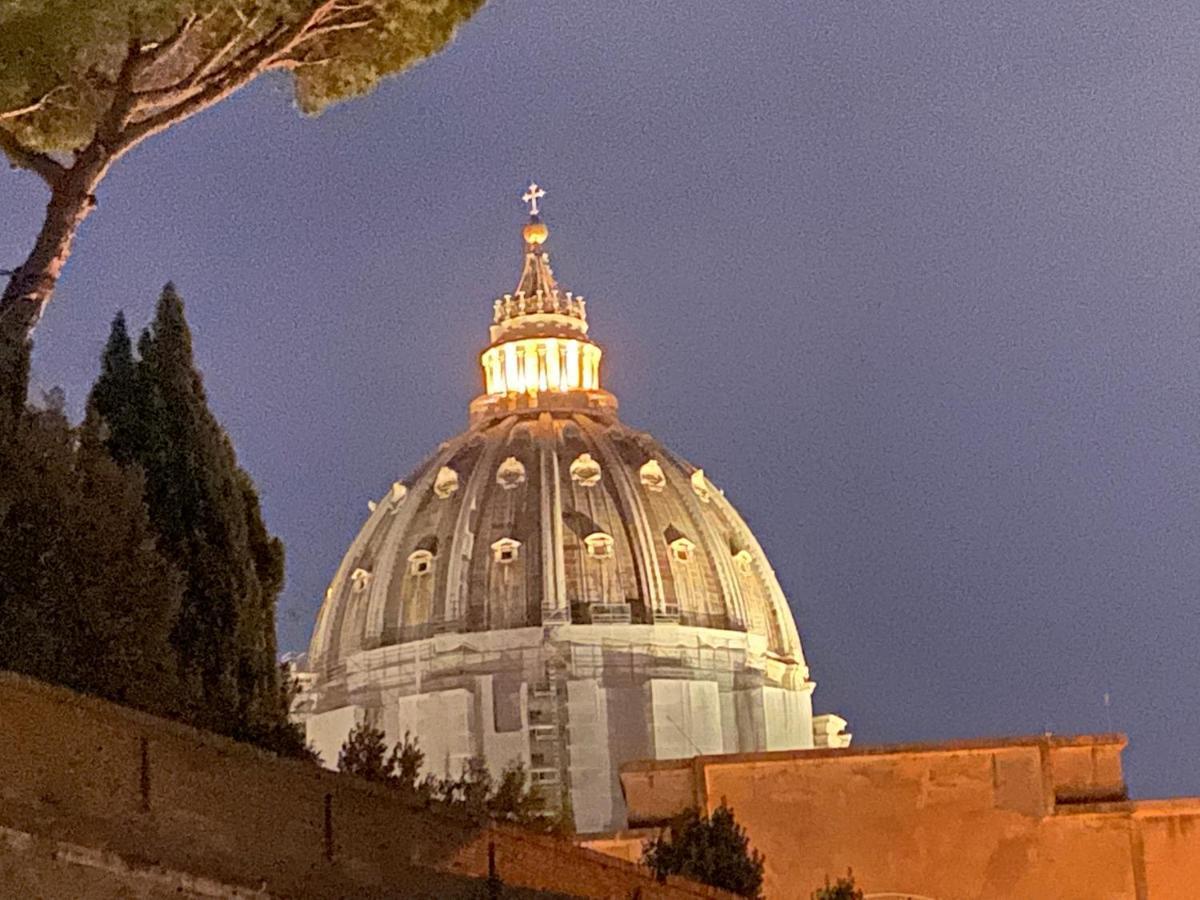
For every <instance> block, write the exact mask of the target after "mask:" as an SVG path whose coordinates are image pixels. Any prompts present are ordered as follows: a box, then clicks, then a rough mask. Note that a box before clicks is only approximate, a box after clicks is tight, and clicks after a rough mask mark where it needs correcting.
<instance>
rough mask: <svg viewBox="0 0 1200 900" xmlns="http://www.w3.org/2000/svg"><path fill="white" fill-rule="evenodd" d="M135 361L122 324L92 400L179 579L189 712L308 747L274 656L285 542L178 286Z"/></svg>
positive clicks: (270, 742) (177, 630) (201, 722)
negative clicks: (239, 443) (227, 424)
mask: <svg viewBox="0 0 1200 900" xmlns="http://www.w3.org/2000/svg"><path fill="white" fill-rule="evenodd" d="M138 356H139V357H140V359H135V358H134V356H133V352H132V348H131V347H130V341H129V336H128V333H127V331H126V329H125V324H124V321H123V319H121V318H120V317H118V319H117V320H116V321H115V322H114V323H113V329H112V333H111V335H110V337H109V341H108V344H107V346H106V348H105V353H104V358H103V360H102V366H101V375H100V378H99V379H98V380H97V382H96V385H95V387H94V388H93V390H92V395H91V403H92V405H93V407H94V408H95V410H96V412H97V413H98V414H99V415H100V416H101V417H102V418H103V420H104V422H105V424H106V426H107V429H108V431H107V436H106V439H105V445H106V447H107V449H108V452H109V453H110V454H111V455H112V457H113V458H114V459H116V460H120V461H122V462H123V463H124V464H126V465H136V466H139V467H140V468H141V469H143V470H144V471H145V477H146V497H147V504H148V506H149V510H150V518H151V520H152V522H153V523H154V527H155V529H156V530H157V532H158V535H159V538H160V541H161V543H162V547H163V550H164V552H165V553H166V554H167V556H168V557H169V558H170V559H171V560H172V562H174V564H175V565H176V566H177V567H178V568H179V569H180V570H181V571H182V573H183V599H182V605H181V609H180V614H179V616H178V618H177V620H176V623H175V627H174V629H173V631H172V635H171V642H172V644H173V646H174V648H175V652H176V655H177V659H178V672H179V679H180V682H181V685H182V690H183V692H184V696H185V698H186V701H185V704H184V708H183V709H182V716H183V718H185V719H186V720H188V721H190V722H192V723H193V724H196V725H198V726H200V727H203V728H208V729H210V730H214V731H219V732H222V733H224V734H228V735H231V736H233V737H237V738H240V739H245V740H252V741H255V742H257V743H261V744H265V745H267V746H269V747H271V748H272V749H277V750H280V751H281V752H292V753H296V752H302V750H303V742H302V741H301V740H300V739H299V737H298V732H297V730H296V729H295V728H294V727H292V726H291V725H290V724H289V723H288V721H287V708H286V697H287V692H286V691H285V690H284V688H283V686H282V685H281V683H280V673H279V669H278V666H277V664H276V661H275V603H276V598H277V596H278V593H279V590H280V589H281V588H282V585H283V547H282V545H281V544H280V542H279V541H278V539H276V538H273V537H271V536H270V535H269V534H268V532H267V529H266V525H265V524H264V522H263V520H262V514H261V510H260V508H259V503H258V497H257V494H256V493H255V491H254V487H253V483H252V481H251V480H250V477H249V475H247V474H246V472H245V471H243V470H242V469H240V468H239V467H238V465H237V458H236V455H235V454H234V450H233V445H232V443H231V442H230V440H229V437H228V435H227V434H226V433H225V431H224V429H223V428H222V427H221V426H220V424H219V423H218V422H217V420H216V418H215V416H213V414H212V412H211V410H210V409H209V407H208V400H207V397H206V395H205V392H204V385H203V380H202V378H201V376H200V373H199V371H198V370H197V369H196V366H195V361H194V358H193V353H192V335H191V331H190V329H189V328H188V325H187V321H186V319H185V317H184V308H183V301H182V299H181V298H180V296H179V294H178V293H177V292H176V291H175V288H174V286H173V285H170V284H168V285H167V286H166V287H165V288H164V289H163V292H162V295H161V296H160V298H159V301H158V306H157V308H156V311H155V317H154V321H153V323H152V324H151V326H150V327H149V328H147V329H146V330H145V331H144V332H143V333H142V335H141V338H140V339H139V341H138Z"/></svg>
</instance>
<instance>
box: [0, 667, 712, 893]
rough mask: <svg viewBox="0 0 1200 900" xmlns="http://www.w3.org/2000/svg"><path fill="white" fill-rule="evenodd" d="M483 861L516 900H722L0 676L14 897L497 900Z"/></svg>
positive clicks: (0, 823) (8, 862)
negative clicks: (30, 888)
mask: <svg viewBox="0 0 1200 900" xmlns="http://www.w3.org/2000/svg"><path fill="white" fill-rule="evenodd" d="M489 850H490V851H491V853H492V855H493V857H494V861H495V866H496V869H497V871H498V874H499V876H500V878H501V880H502V881H503V883H504V885H505V887H504V890H503V894H502V896H505V897H513V898H518V897H561V896H582V897H611V898H628V897H631V896H635V895H636V896H640V897H642V898H645V900H650V898H697V897H720V896H724V895H722V894H721V893H720V892H718V891H714V890H711V889H708V888H704V887H702V886H699V885H692V884H690V883H688V882H684V881H677V880H672V881H671V882H669V883H668V884H665V885H660V884H658V883H657V882H655V881H654V880H653V879H652V878H650V877H649V876H648V875H647V873H646V872H645V870H643V869H641V868H639V867H638V866H635V865H632V864H630V863H628V862H623V861H620V860H616V859H612V858H610V857H607V856H604V855H602V854H600V853H596V852H592V851H589V850H585V849H581V848H578V847H575V846H573V845H572V844H570V843H568V842H566V841H561V840H557V839H553V838H549V837H545V836H541V835H537V834H533V833H530V832H528V831H524V830H522V829H519V828H516V827H510V826H485V825H480V824H478V823H474V822H471V821H470V820H468V819H466V818H464V817H458V816H455V815H451V814H449V813H447V812H445V811H442V810H436V809H425V808H419V807H414V806H413V805H411V804H408V803H406V802H404V801H403V800H402V799H401V798H399V797H397V796H396V795H394V794H392V793H391V792H389V791H388V790H386V789H385V788H380V787H377V786H375V785H371V784H368V783H365V782H362V781H360V780H358V779H354V778H351V777H348V776H342V775H338V774H336V773H333V772H328V771H325V770H322V769H320V768H319V767H317V766H315V765H310V764H305V763H299V762H294V761H290V760H280V759H277V758H275V757H273V756H271V755H270V754H266V753H262V752H259V751H256V750H255V749H253V748H251V747H248V746H245V745H241V744H237V743H234V742H232V741H228V740H224V739H222V738H219V737H216V736H213V735H208V734H204V733H201V732H198V731H195V730H193V729H190V728H186V727H184V726H180V725H177V724H175V723H171V722H165V721H163V720H161V719H156V718H153V717H151V716H147V715H143V714H140V713H137V712H135V711H132V710H127V709H123V708H121V707H117V706H113V705H112V704H108V703H104V702H101V701H97V700H94V699H91V698H85V697H80V696H78V695H75V694H72V693H70V692H69V691H65V690H62V689H59V688H54V687H49V686H47V685H43V684H40V683H37V682H32V681H29V680H27V679H23V678H20V677H17V676H13V675H10V674H5V673H0V882H2V883H3V884H8V885H18V886H19V885H21V884H37V885H39V890H38V894H37V896H39V897H44V898H55V897H72V898H74V897H79V896H100V897H105V896H112V897H117V896H121V897H160V896H162V897H166V896H175V897H178V896H235V895H237V896H255V897H258V896H263V897H266V896H287V897H298V898H303V897H314V898H315V897H321V898H334V897H355V898H373V897H380V898H382V897H397V896H404V897H430V898H434V897H436V898H455V897H487V896H488V893H487V890H486V886H485V884H484V879H485V878H486V876H487V873H488V871H489V859H488V858H489ZM81 886H86V890H84V889H82V888H81ZM0 895H4V891H3V889H2V888H0Z"/></svg>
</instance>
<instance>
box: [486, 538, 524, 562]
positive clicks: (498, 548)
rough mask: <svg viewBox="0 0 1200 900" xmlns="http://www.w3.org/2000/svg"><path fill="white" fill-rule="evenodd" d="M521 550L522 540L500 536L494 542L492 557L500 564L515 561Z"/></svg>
mask: <svg viewBox="0 0 1200 900" xmlns="http://www.w3.org/2000/svg"><path fill="white" fill-rule="evenodd" d="M520 550H521V542H520V541H514V540H513V539H512V538H500V540H498V541H496V543H494V544H492V559H494V560H495V561H496V562H498V563H500V564H502V565H503V564H507V563H514V562H516V561H517V555H518V553H519V552H520Z"/></svg>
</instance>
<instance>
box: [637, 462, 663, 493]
mask: <svg viewBox="0 0 1200 900" xmlns="http://www.w3.org/2000/svg"><path fill="white" fill-rule="evenodd" d="M638 477H639V478H640V479H641V481H642V486H643V487H644V488H645V489H646V490H648V491H654V492H655V493H658V492H659V491H661V490H662V489H663V488H664V487H666V485H667V476H666V475H664V474H663V470H662V466H661V465H659V463H658V460H657V459H652V460H650V461H648V462H647V463H646V464H645V465H643V466H642V467H641V469H639V470H638Z"/></svg>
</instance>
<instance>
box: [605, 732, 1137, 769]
mask: <svg viewBox="0 0 1200 900" xmlns="http://www.w3.org/2000/svg"><path fill="white" fill-rule="evenodd" d="M1128 743H1129V738H1128V737H1127V736H1126V735H1124V734H1122V733H1120V732H1109V733H1102V734H1075V735H1057V734H1051V735H1045V734H1037V735H1020V736H1016V737H992V738H987V737H985V738H964V739H960V740H953V741H932V742H922V743H910V744H868V745H866V746H854V747H821V748H814V749H811V750H760V751H756V752H752V753H717V754H709V755H704V756H694V757H690V758H687V759H642V760H635V761H633V762H628V763H625V764H624V765H623V766H621V772H622V773H626V772H629V773H633V772H661V771H671V770H677V769H692V768H695V767H697V766H699V767H702V768H703V767H710V766H724V765H747V764H754V763H775V762H792V761H808V760H813V761H815V760H828V759H844V758H845V759H852V758H854V757H861V756H902V755H903V756H910V755H914V754H916V755H936V754H945V753H992V752H995V751H996V750H1007V749H1012V748H1016V747H1049V748H1050V749H1056V748H1060V747H1064V748H1068V747H1113V746H1115V747H1117V748H1118V749H1120V750H1123V749H1124V748H1125V747H1126V745H1127V744H1128Z"/></svg>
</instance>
